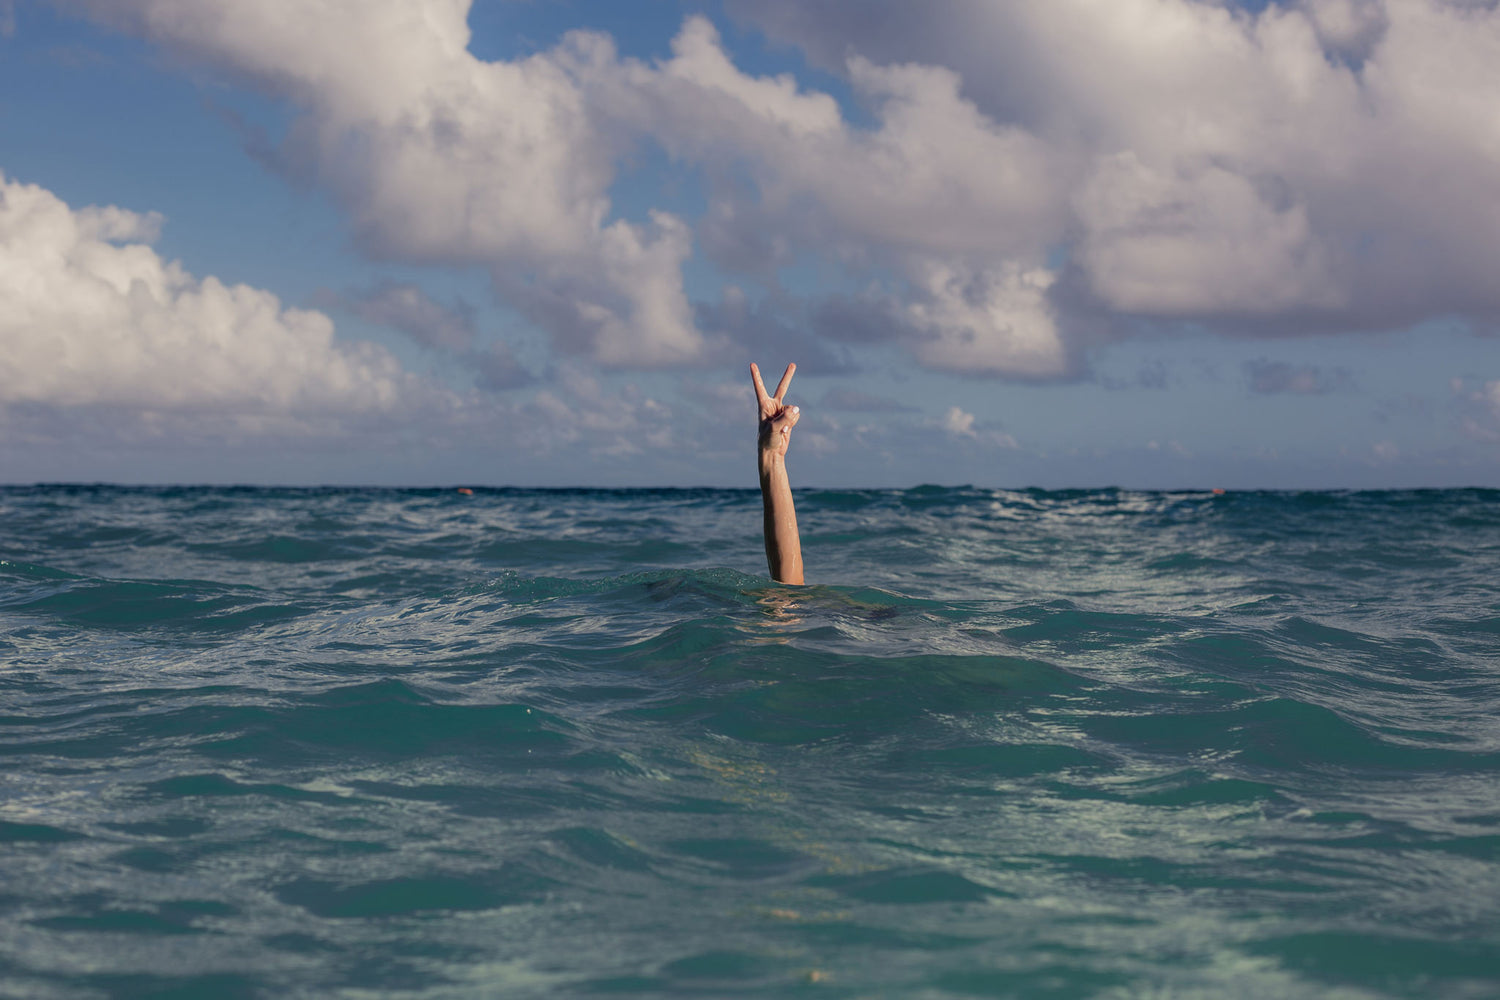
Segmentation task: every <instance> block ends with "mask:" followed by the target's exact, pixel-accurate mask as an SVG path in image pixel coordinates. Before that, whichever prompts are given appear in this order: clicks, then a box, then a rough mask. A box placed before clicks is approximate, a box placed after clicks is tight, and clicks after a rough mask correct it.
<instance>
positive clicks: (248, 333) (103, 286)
mask: <svg viewBox="0 0 1500 1000" xmlns="http://www.w3.org/2000/svg"><path fill="white" fill-rule="evenodd" d="M160 224H161V219H160V217H159V216H156V215H140V214H136V213H133V212H129V211H125V210H123V209H120V208H114V207H108V208H82V209H77V210H74V209H72V208H70V207H69V206H68V205H67V204H65V203H64V202H63V201H62V200H61V199H59V198H57V197H56V196H55V195H53V194H52V193H51V192H49V191H47V190H45V189H43V188H41V187H38V186H36V185H33V184H23V183H20V182H17V181H11V180H7V179H5V178H4V177H3V175H0V344H3V345H4V349H3V350H0V407H26V406H42V407H73V408H87V407H121V408H125V409H126V410H128V411H130V412H135V413H142V412H145V413H157V414H161V413H173V412H176V413H188V414H192V413H202V412H209V411H212V413H213V414H215V416H216V417H218V418H221V419H222V418H228V419H231V420H238V421H240V422H241V424H242V425H243V426H246V427H265V426H268V424H267V422H268V421H271V422H274V421H275V420H277V419H278V418H287V419H289V420H306V419H312V418H322V419H339V418H346V417H353V418H358V417H369V416H373V415H379V414H383V413H388V412H391V411H394V410H395V409H396V408H397V407H398V406H400V405H404V404H411V403H413V402H415V396H416V395H417V394H418V393H419V392H420V391H423V390H421V387H420V386H419V385H418V384H417V383H416V382H415V381H414V380H413V379H412V378H411V377H410V376H409V375H407V374H406V373H405V372H403V371H402V370H401V368H400V367H399V365H398V364H397V363H396V361H395V360H394V359H393V358H392V357H391V356H390V355H389V354H387V353H386V352H385V351H384V350H382V349H380V348H378V347H376V346H374V345H371V344H363V343H356V344H345V343H340V342H336V341H335V340H334V337H333V332H334V330H333V323H332V322H331V321H330V320H329V319H328V317H327V316H325V315H323V314H322V313H319V312H313V311H307V310H301V309H291V308H286V307H284V306H282V304H281V302H280V301H279V300H278V299H277V298H276V296H274V295H272V294H271V293H270V292H266V291H262V290H260V289H255V288H251V287H248V286H246V285H226V284H224V283H223V282H221V281H219V280H218V279H217V278H214V277H206V278H201V279H200V278H197V277H194V276H193V275H192V274H190V273H189V272H187V271H186V270H185V269H184V268H183V267H182V266H181V265H180V264H178V263H177V262H175V261H165V260H163V259H162V258H161V257H160V256H158V255H157V254H156V252H155V251H154V250H152V249H151V247H150V246H149V245H148V244H149V242H150V241H151V240H152V239H154V238H155V236H156V233H157V230H158V228H159V227H160Z"/></svg>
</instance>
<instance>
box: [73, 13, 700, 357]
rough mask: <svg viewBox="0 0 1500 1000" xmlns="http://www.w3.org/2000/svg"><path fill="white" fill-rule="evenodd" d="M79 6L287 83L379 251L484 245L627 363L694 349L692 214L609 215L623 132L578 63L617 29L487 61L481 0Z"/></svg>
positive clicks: (564, 343) (313, 164)
mask: <svg viewBox="0 0 1500 1000" xmlns="http://www.w3.org/2000/svg"><path fill="white" fill-rule="evenodd" d="M65 5H66V6H69V7H72V8H76V9H82V10H84V11H86V12H87V13H89V14H90V15H91V16H92V17H94V18H96V19H98V20H100V21H102V22H104V23H107V24H110V25H113V26H116V27H118V28H121V29H124V30H127V31H130V32H133V33H135V34H139V35H142V36H144V37H147V38H149V39H151V40H153V41H155V42H158V43H160V44H162V45H164V46H167V47H169V48H170V49H172V50H173V51H174V52H176V53H178V54H179V55H180V56H181V57H183V58H185V59H188V60H190V61H193V62H195V63H198V64H201V65H206V66H208V67H211V68H213V69H215V70H217V71H219V72H221V73H223V74H226V75H228V76H231V77H233V78H236V79H240V80H246V81H249V82H250V83H251V84H252V85H254V86H256V87H258V88H259V89H261V90H263V91H265V92H267V93H270V94H272V95H274V96H276V97H278V98H281V99H284V100H286V101H288V102H289V103H290V104H292V105H293V106H294V107H295V108H296V109H297V110H298V112H299V114H298V117H297V118H296V120H295V121H294V122H293V124H292V126H291V128H290V131H289V132H288V134H287V135H286V137H285V139H284V141H283V142H282V143H281V146H280V148H279V150H278V152H277V156H278V157H279V158H280V160H281V161H282V162H283V163H284V164H285V165H286V166H287V168H288V169H290V170H293V171H295V172H296V173H298V174H299V175H302V176H306V177H310V178H312V179H313V180H314V181H315V182H317V183H320V184H322V185H323V186H325V187H326V188H327V189H328V190H329V191H331V192H332V194H333V195H334V197H335V198H336V199H337V200H338V201H339V203H340V204H341V205H342V206H343V208H344V210H345V212H346V213H347V214H348V216H349V218H350V221H351V224H352V226H353V229H354V232H355V235H356V238H357V239H358V241H359V243H360V245H361V246H362V247H363V248H364V249H365V250H366V251H367V252H368V253H369V254H370V255H372V256H374V257H377V258H382V259H395V260H402V261H419V262H428V263H439V264H478V265H482V266H485V267H488V268H490V269H491V271H492V273H493V275H494V277H495V280H496V284H497V286H498V287H500V289H501V290H502V292H503V294H505V295H506V296H507V297H508V298H510V299H511V300H512V302H513V303H514V304H515V305H517V306H518V307H519V308H521V309H523V310H524V311H526V312H527V313H528V314H529V315H530V316H531V317H532V318H533V319H534V320H535V321H536V322H538V323H539V324H540V325H542V326H543V327H544V328H546V329H548V330H549V331H550V332H551V333H552V334H553V336H554V338H555V341H556V343H557V344H558V346H559V347H560V348H562V349H563V350H564V351H566V352H570V353H575V354H582V355H586V356H591V357H593V358H595V359H597V360H598V361H600V362H602V363H604V364H606V365H612V366H618V367H650V366H658V365H668V364H673V363H681V362H684V361H690V360H693V359H694V358H695V357H696V356H697V355H698V354H699V352H700V351H701V349H702V347H703V338H702V335H701V334H700V333H699V332H698V330H697V329H696V328H695V327H694V326H693V323H692V312H691V308H690V306H689V303H688V301H687V298H686V295H685V294H684V292H683V289H682V276H681V265H682V261H683V260H684V259H685V258H686V257H687V256H688V254H689V252H690V250H691V238H690V233H689V231H688V228H687V226H686V225H685V224H684V223H683V222H682V221H681V220H680V219H677V218H676V217H674V216H672V215H670V214H668V213H664V212H656V213H652V216H651V219H650V222H649V224H644V225H637V224H634V223H630V222H627V221H625V220H615V221H613V222H608V221H606V216H607V215H608V213H609V208H610V204H609V199H608V195H607V192H608V188H609V185H610V184H611V183H612V181H613V178H614V163H615V160H616V159H617V158H618V156H619V155H620V154H621V153H622V152H623V150H624V147H623V145H622V141H623V140H622V139H621V138H620V137H619V136H618V135H616V134H615V133H614V132H613V131H612V129H611V127H610V125H609V123H608V122H601V121H599V120H597V118H596V116H595V115H594V113H593V112H592V110H591V108H590V107H589V105H588V102H587V100H586V99H585V95H584V93H583V91H582V89H581V87H580V83H579V77H580V76H581V75H583V74H587V73H590V72H593V69H594V67H596V66H599V65H604V66H607V65H609V64H612V63H613V61H614V57H613V54H612V50H611V49H610V47H609V45H608V42H607V40H605V39H603V38H601V37H598V36H589V35H585V34H580V35H576V36H574V37H572V38H570V39H569V41H568V42H567V43H565V45H564V46H563V47H562V48H560V49H558V50H556V51H552V52H547V53H541V54H538V55H536V56H533V57H531V58H528V59H522V60H517V61H515V62H504V61H496V62H488V61H484V60H480V59H477V58H475V57H474V56H473V55H471V54H470V53H469V52H468V43H469V29H468V25H467V15H468V10H469V6H470V3H469V0H428V2H425V3H412V2H409V0H334V2H328V3H319V4H305V3H296V2H292V0H234V2H228V0H108V2H105V0H71V2H66V0H65Z"/></svg>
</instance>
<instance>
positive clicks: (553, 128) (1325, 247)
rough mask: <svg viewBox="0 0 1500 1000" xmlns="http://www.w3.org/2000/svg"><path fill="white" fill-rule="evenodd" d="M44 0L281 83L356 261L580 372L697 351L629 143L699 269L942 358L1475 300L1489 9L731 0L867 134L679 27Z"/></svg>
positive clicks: (1445, 311)
mask: <svg viewBox="0 0 1500 1000" xmlns="http://www.w3.org/2000/svg"><path fill="white" fill-rule="evenodd" d="M58 2H62V3H65V4H67V5H69V6H75V7H81V8H83V9H85V10H87V11H89V12H91V14H92V15H93V16H94V17H96V18H97V19H99V20H101V21H104V22H107V23H110V24H113V25H116V26H119V27H122V28H124V29H125V30H129V31H132V32H135V33H138V34H141V35H143V36H145V37H148V38H150V39H153V40H154V41H156V42H158V43H160V44H162V45H165V46H168V47H170V48H171V49H173V50H174V51H175V52H177V53H178V54H180V55H183V56H185V57H186V58H188V59H190V60H192V61H195V62H197V63H199V64H203V65H207V66H210V67H213V68H216V69H218V70H220V71H222V72H223V73H225V74H227V75H229V76H231V77H234V78H237V79H244V80H249V81H251V82H252V83H253V84H254V85H255V86H257V87H259V88H261V89H262V90H264V91H266V92H268V93H271V94H273V95H275V96H277V97H278V98H281V99H284V100H286V101H288V102H290V103H291V104H292V105H293V106H294V107H295V108H296V109H297V110H298V113H299V114H298V117H297V119H296V121H295V123H294V124H293V126H292V128H291V130H290V132H289V134H288V135H287V137H286V138H285V140H284V142H283V143H282V145H281V149H280V155H281V157H282V158H283V159H284V160H285V162H286V163H288V164H289V165H290V166H292V167H294V168H295V169H296V170H298V171H299V172H301V173H302V174H304V175H306V176H309V177H311V178H313V179H315V180H316V181H317V182H318V183H321V184H322V185H324V186H326V187H327V188H328V190H330V191H331V192H332V193H333V195H334V196H335V197H336V198H337V199H338V201H339V202H340V204H341V205H342V206H343V207H344V210H345V211H346V213H347V214H348V216H349V218H350V221H351V225H352V227H353V229H354V231H355V234H356V236H357V238H358V240H359V242H360V244H361V246H363V247H364V248H365V249H366V250H367V251H368V252H369V253H370V254H372V255H374V256H377V257H382V258H391V259H399V260H402V261H409V262H428V263H437V264H461V265H469V264H478V265H481V266H483V267H486V268H488V269H489V271H490V273H491V274H492V275H493V277H494V282H495V286H496V288H497V290H498V291H499V293H500V294H501V295H502V296H503V297H504V298H506V299H507V300H508V301H510V302H511V303H512V304H513V305H515V306H516V307H517V308H519V309H521V310H522V311H523V312H524V313H525V314H526V315H527V316H528V317H530V318H531V319H532V320H533V321H534V322H536V323H537V324H538V325H540V326H541V327H543V328H545V329H546V330H548V331H549V332H550V333H551V334H552V336H553V338H554V342H555V344H556V345H557V346H558V348H559V349H560V350H561V351H563V352H564V353H568V354H573V355H580V356H586V357H589V358H592V359H594V360H595V361H597V362H599V363H601V364H604V365H606V366H612V367H620V368H629V367H642V368H652V367H661V366H669V365H674V364H681V363H687V362H694V361H703V360H711V359H712V358H713V357H716V356H722V355H721V354H720V353H719V352H717V351H716V350H715V348H716V346H717V345H716V338H717V336H718V335H719V334H720V333H722V332H724V331H708V332H705V331H702V330H700V329H699V328H698V327H697V325H696V323H695V312H694V310H693V308H692V306H691V304H690V303H689V301H688V299H687V296H686V293H685V290H684V285H683V266H684V264H685V262H686V261H687V260H688V259H689V257H690V256H691V254H692V252H693V234H692V232H691V231H690V228H689V225H688V223H687V222H685V221H684V220H682V219H679V218H677V217H675V216H673V215H671V214H668V213H664V212H655V213H652V214H651V215H650V216H649V219H648V221H644V222H634V221H626V220H621V219H613V220H612V219H611V211H612V206H611V204H610V201H609V191H610V187H611V185H612V184H613V182H614V180H615V175H616V169H617V166H618V164H619V163H620V162H621V160H622V158H623V157H624V156H625V155H627V153H628V152H629V151H630V150H631V149H632V148H634V147H636V146H638V145H639V144H640V143H643V142H647V143H650V142H654V143H659V144H660V145H661V146H662V147H663V148H664V149H665V150H666V151H667V152H668V154H669V155H671V156H672V157H674V158H676V159H678V160H680V161H683V162H686V163H688V164H692V165H695V166H697V167H699V168H701V169H702V171H703V173H704V176H705V178H706V181H707V188H708V194H709V210H708V213H707V215H706V216H705V217H704V219H702V220H701V223H700V233H699V235H700V236H701V239H702V241H703V244H704V246H705V247H706V248H708V249H709V250H710V252H712V253H713V254H714V256H715V259H716V261H717V262H718V263H719V264H720V266H721V267H724V268H726V269H730V270H737V271H743V272H745V273H747V274H749V275H752V276H755V277H759V278H761V279H762V280H763V281H765V282H767V283H769V284H774V283H775V275H776V273H777V270H778V268H781V267H783V266H785V265H786V264H788V263H789V262H791V261H794V260H798V259H799V255H800V254H804V253H807V252H811V253H812V254H815V255H818V256H819V257H821V258H822V259H824V260H828V261H833V262H836V264H837V266H838V267H840V268H842V269H844V271H845V273H846V274H848V275H852V276H855V277H857V278H859V279H861V280H862V281H865V280H868V281H871V282H874V283H875V284H876V285H877V286H878V289H877V294H876V295H875V296H874V298H875V299H876V300H879V301H883V302H885V303H887V304H888V306H889V308H886V309H885V310H884V311H885V313H886V314H887V321H888V324H889V332H890V335H891V336H893V337H895V338H897V339H898V340H899V341H900V342H901V343H903V344H904V345H905V346H906V347H907V348H908V349H909V350H910V351H911V353H912V354H913V355H914V357H915V358H916V359H917V360H918V361H919V362H920V363H922V364H924V365H926V366H928V367H932V368H937V369H942V370H958V371H968V372H974V373H976V374H988V375H1006V376H1018V377H1027V378H1052V377H1065V376H1068V375H1071V374H1075V373H1076V372H1077V371H1079V370H1080V364H1079V361H1080V358H1081V356H1082V348H1083V347H1085V346H1087V345H1086V343H1084V339H1085V337H1086V336H1092V334H1086V333H1085V331H1088V330H1093V329H1095V328H1096V326H1097V324H1095V323H1094V320H1095V319H1096V318H1097V316H1098V315H1099V314H1102V315H1104V316H1106V317H1114V318H1123V319H1126V320H1129V319H1131V318H1133V317H1146V318H1167V319H1174V320H1177V319H1183V320H1196V321H1201V322H1205V323H1209V324H1221V325H1224V326H1226V327H1228V328H1237V327H1238V326H1245V325H1250V326H1254V327H1256V328H1258V329H1265V328H1266V326H1267V325H1268V324H1270V325H1274V326H1276V328H1277V329H1288V328H1303V327H1305V328H1317V329H1367V328H1370V327H1372V326H1387V327H1388V326H1397V325H1403V324H1406V323H1410V322H1413V321H1415V320H1418V319H1421V318H1426V317H1432V316H1438V315H1451V314H1455V313H1459V314H1463V313H1468V314H1494V313H1495V312H1497V311H1500V283H1496V282H1495V281H1494V280H1493V276H1492V273H1491V272H1492V266H1491V262H1492V261H1493V260H1494V259H1496V258H1497V257H1500V131H1497V130H1496V129H1495V128H1494V127H1493V109H1494V108H1495V107H1496V106H1500V8H1497V7H1496V6H1495V5H1494V4H1489V3H1458V2H1452V0H1301V2H1300V3H1297V4H1295V5H1290V4H1275V3H1273V4H1270V5H1267V6H1265V7H1264V9H1263V10H1261V11H1259V12H1254V13H1252V12H1248V11H1246V10H1244V9H1240V8H1237V7H1235V6H1234V5H1232V4H1226V3H1221V2H1211V0H1054V2H1049V3H1004V4H954V5H950V6H947V7H945V8H944V13H943V16H941V17H934V16H933V15H932V12H931V11H930V10H929V9H927V8H926V7H923V6H921V5H911V4H886V5H882V6H881V8H880V11H881V14H880V16H879V17H871V16H870V13H869V11H870V8H869V6H868V4H866V3H865V2H863V0H859V2H856V0H825V2H822V3H819V4H804V3H801V2H798V0H755V3H753V4H752V3H749V2H741V3H739V4H733V3H732V4H731V9H733V10H737V11H739V12H740V14H741V15H742V16H744V17H746V18H748V19H750V20H753V21H754V22H756V23H758V24H760V25H762V26H763V27H765V28H766V30H767V31H768V32H770V33H771V34H772V35H773V36H774V37H776V38H778V39H783V40H790V41H793V42H795V43H797V44H800V45H802V46H803V47H804V48H805V50H806V51H807V52H808V53H809V55H810V56H811V58H812V59H813V60H814V61H816V62H821V63H822V64H823V65H825V66H827V67H829V68H831V69H834V70H835V71H837V72H840V73H842V74H844V75H845V76H846V77H847V79H848V81H849V84H850V86H851V87H852V90H853V92H854V94H855V95H856V96H857V98H858V99H859V100H861V101H863V102H864V103H865V105H866V106H867V108H868V110H869V113H870V114H871V116H872V117H873V121H874V124H873V126H870V127H863V126H860V125H856V124H854V123H851V122H850V121H848V120H847V119H846V118H845V117H844V116H843V114H842V113H841V110H840V108H839V105H838V104H837V102H836V101H834V99H833V98H832V97H830V96H829V95H828V94H825V93H820V92H817V91H813V90H809V89H807V88H804V87H801V86H799V85H798V82H797V81H796V80H795V79H793V78H792V77H790V76H785V75H783V76H776V77H758V76H754V75H752V74H747V73H745V72H743V71H742V70H740V68H739V67H737V66H736V65H735V63H734V61H733V59H732V58H731V56H730V54H729V53H727V52H726V51H725V49H724V47H723V44H722V42H721V40H720V38H719V36H718V34H717V32H716V30H715V29H714V27H713V26H712V24H711V23H710V22H709V21H708V20H706V19H705V18H702V17H697V16H694V17H689V18H688V19H687V20H686V21H685V23H684V24H683V26H682V29H681V30H680V32H679V33H678V35H677V37H676V38H675V39H674V40H673V42H672V54H671V56H670V57H669V58H667V59H664V60H662V61H660V62H657V63H651V64H647V63H643V62H639V61H635V60H629V59H621V58H620V57H619V56H618V54H617V53H616V51H615V49H614V47H613V45H612V43H611V42H610V41H609V40H608V39H607V38H605V37H603V36H600V35H596V34H590V33H575V34H573V35H570V36H568V38H567V39H565V40H564V42H563V43H562V44H561V45H559V46H558V47H557V48H555V49H552V50H549V51H545V52H541V53H538V54H536V55H533V56H531V57H528V58H525V59H518V60H515V61H512V62H505V61H485V60H481V59H478V58H475V57H474V56H473V55H472V54H471V53H470V52H469V51H468V43H469V32H468V27H467V23H466V19H467V15H468V12H469V8H470V0H427V2H423V3H418V2H415V0H324V2H321V3H317V4H309V3H302V2H297V0H233V2H231V0H58ZM1063 259H1066V261H1067V263H1066V264H1065V265H1062V264H1060V262H1061V261H1062V260H1063ZM1130 328H1131V324H1130V323H1128V322H1126V323H1120V324H1117V325H1116V327H1115V329H1116V330H1117V331H1128V330H1129V329H1130ZM730 332H733V331H730Z"/></svg>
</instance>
